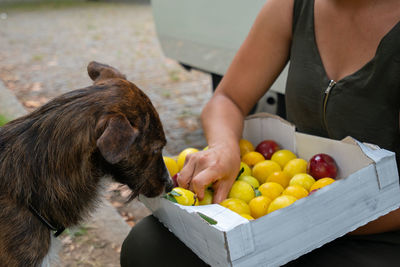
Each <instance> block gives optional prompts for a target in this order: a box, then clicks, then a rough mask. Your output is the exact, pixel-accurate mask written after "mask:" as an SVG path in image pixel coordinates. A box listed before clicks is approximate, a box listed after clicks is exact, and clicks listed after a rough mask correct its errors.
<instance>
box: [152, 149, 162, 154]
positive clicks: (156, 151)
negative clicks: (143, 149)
mask: <svg viewBox="0 0 400 267" xmlns="http://www.w3.org/2000/svg"><path fill="white" fill-rule="evenodd" d="M160 152H161V150H160V149H154V150H153V155H157V154H159V153H160Z"/></svg>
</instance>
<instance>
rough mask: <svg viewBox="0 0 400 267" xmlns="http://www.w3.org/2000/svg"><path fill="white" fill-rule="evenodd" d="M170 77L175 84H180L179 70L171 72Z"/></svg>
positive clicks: (169, 72)
mask: <svg viewBox="0 0 400 267" xmlns="http://www.w3.org/2000/svg"><path fill="white" fill-rule="evenodd" d="M168 76H169V79H170V80H171V81H173V82H179V81H180V77H179V70H170V71H168Z"/></svg>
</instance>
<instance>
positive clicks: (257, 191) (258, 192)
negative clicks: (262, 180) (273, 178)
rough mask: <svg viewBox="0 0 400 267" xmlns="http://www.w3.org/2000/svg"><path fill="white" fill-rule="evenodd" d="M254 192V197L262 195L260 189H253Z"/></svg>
mask: <svg viewBox="0 0 400 267" xmlns="http://www.w3.org/2000/svg"><path fill="white" fill-rule="evenodd" d="M254 192H255V193H256V197H259V196H262V194H261V192H260V190H258V189H254Z"/></svg>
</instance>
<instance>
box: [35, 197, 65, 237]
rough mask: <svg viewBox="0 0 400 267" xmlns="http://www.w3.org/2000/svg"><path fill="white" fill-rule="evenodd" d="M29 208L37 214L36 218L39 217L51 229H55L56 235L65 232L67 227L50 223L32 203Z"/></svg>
mask: <svg viewBox="0 0 400 267" xmlns="http://www.w3.org/2000/svg"><path fill="white" fill-rule="evenodd" d="M29 210H30V211H31V212H32V214H33V215H35V216H36V218H38V219H39V221H41V222H42V223H43V224H44V225H46V226H47V228H49V229H50V230H51V231H54V232H55V233H54V237H57V236H59V235H61V233H62V232H64V230H65V227H64V226H61V227H55V226H53V225H52V224H51V223H49V222H48V221H47V220H46V219H45V218H44V217H43V216H42V215H41V214H40V213H39V212H38V211H37V210H36V209H35V208H34V207H33V206H32V205H31V204H29Z"/></svg>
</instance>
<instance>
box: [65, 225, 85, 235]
mask: <svg viewBox="0 0 400 267" xmlns="http://www.w3.org/2000/svg"><path fill="white" fill-rule="evenodd" d="M87 232H88V228H87V227H86V226H85V225H81V226H79V227H77V228H72V229H69V228H68V229H65V234H67V235H69V236H71V237H77V236H84V235H86V234H87Z"/></svg>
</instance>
